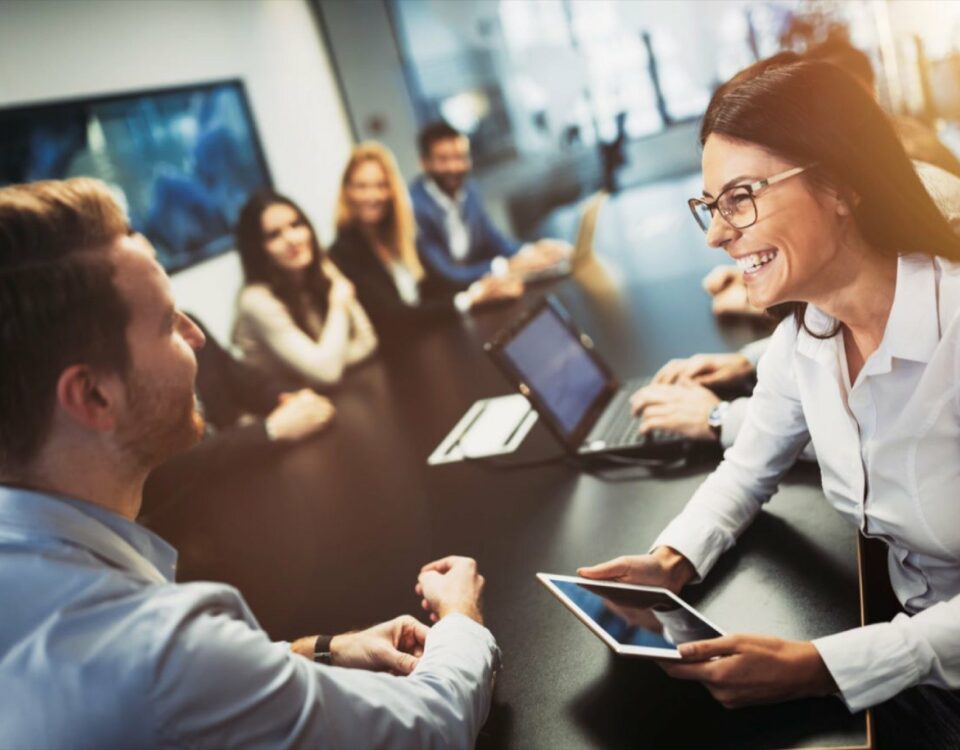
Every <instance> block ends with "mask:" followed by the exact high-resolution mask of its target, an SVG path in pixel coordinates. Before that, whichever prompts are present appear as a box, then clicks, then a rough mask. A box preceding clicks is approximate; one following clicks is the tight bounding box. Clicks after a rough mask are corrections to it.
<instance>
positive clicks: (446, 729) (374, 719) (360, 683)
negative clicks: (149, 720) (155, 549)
mask: <svg viewBox="0 0 960 750" xmlns="http://www.w3.org/2000/svg"><path fill="white" fill-rule="evenodd" d="M206 586H208V587H210V588H209V589H208V591H207V592H205V593H203V594H202V595H200V596H197V597H194V599H193V601H184V602H180V603H179V604H174V603H172V602H171V605H172V606H173V607H174V609H175V615H174V616H173V617H172V618H171V620H170V625H169V627H167V628H166V629H165V630H166V637H165V638H164V639H163V642H162V643H160V644H158V646H157V650H156V653H155V655H154V656H155V670H154V680H153V682H152V685H151V692H152V695H151V696H150V697H151V704H152V705H153V707H154V712H155V715H154V717H153V718H154V721H155V722H156V723H157V734H158V735H159V736H160V737H161V739H162V741H163V742H165V743H168V744H169V745H170V746H176V747H191V748H225V747H232V746H237V745H243V746H245V747H270V748H297V747H309V748H328V747H329V748H361V747H362V748H407V747H409V748H469V747H472V746H473V743H474V741H475V740H476V736H477V733H478V732H479V730H480V727H481V726H482V725H483V722H484V721H485V720H486V716H487V713H488V711H489V708H490V699H491V692H492V683H493V676H494V670H495V666H496V659H497V654H498V651H497V647H496V644H495V642H494V640H493V636H492V635H491V634H490V633H489V631H487V630H486V629H485V628H483V627H482V626H480V625H478V624H477V623H475V622H473V621H472V620H469V619H468V618H466V617H462V616H457V615H451V616H448V617H446V618H444V620H442V621H441V622H440V623H438V624H437V625H435V626H434V627H433V629H432V630H431V632H430V635H429V636H428V639H427V644H426V649H425V652H424V655H423V657H422V658H421V660H420V664H419V665H418V667H417V669H416V670H415V671H414V673H413V674H411V675H410V676H408V677H396V676H393V675H389V674H385V673H374V672H366V671H362V670H354V669H344V668H339V667H329V666H323V665H318V664H314V663H313V662H311V661H309V660H307V659H304V658H303V657H302V656H297V655H295V654H293V653H292V652H291V651H290V650H289V648H288V647H287V646H286V645H285V644H280V643H274V642H272V641H270V639H269V638H268V637H267V635H266V633H264V632H263V630H261V629H259V628H258V627H257V626H256V624H255V623H253V622H251V621H250V620H252V616H249V613H248V611H247V610H246V606H245V605H244V604H243V601H242V599H241V598H240V597H239V595H238V594H236V593H235V592H233V591H232V590H231V589H229V588H228V587H215V588H214V587H213V586H212V585H210V584H207V585H206ZM178 588H180V589H184V588H190V587H189V586H188V587H178ZM216 589H219V590H220V591H219V592H218V591H217V590H216ZM231 593H232V594H233V600H231ZM248 618H249V619H248Z"/></svg>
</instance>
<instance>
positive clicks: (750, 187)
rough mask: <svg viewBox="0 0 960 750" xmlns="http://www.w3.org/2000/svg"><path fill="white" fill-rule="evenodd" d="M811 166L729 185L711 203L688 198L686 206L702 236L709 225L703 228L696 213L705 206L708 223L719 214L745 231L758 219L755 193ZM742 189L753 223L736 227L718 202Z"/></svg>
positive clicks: (793, 168) (728, 222)
mask: <svg viewBox="0 0 960 750" xmlns="http://www.w3.org/2000/svg"><path fill="white" fill-rule="evenodd" d="M813 166H815V165H814V164H807V165H806V166H805V167H792V168H790V169H787V170H784V171H783V172H778V173H777V174H775V175H773V176H771V177H767V178H765V179H763V180H757V181H756V182H750V183H748V184H739V185H730V186H729V187H726V188H724V189H723V190H721V191H720V195H718V196H717V197H716V198H715V199H714V200H712V201H705V200H703V199H702V198H690V200H688V201H687V206H688V207H689V208H690V213H692V214H693V218H694V220H696V222H697V226H698V227H700V228H701V229H702V230H703V231H704V234H706V233H707V232H709V231H710V224H707V225H706V226H704V224H703V221H702V220H701V217H700V215H699V214H698V213H697V206H706V208H707V211H709V212H710V223H712V222H713V217H714V214H715V213H719V214H720V216H721V217H722V218H723V220H724V221H725V222H727V224H729V225H730V226H731V227H733V228H734V229H738V230H739V229H746V228H747V227H752V226H753V225H754V224H756V223H757V221H758V220H759V219H760V210H759V209H758V208H757V192H759V191H760V190H763V189H764V188H767V187H770V186H771V185H776V184H777V183H778V182H783V181H784V180H789V179H790V178H791V177H796V176H797V175H798V174H802V173H803V172H806V171H807V170H808V169H810V168H811V167H813ZM744 189H746V191H747V195H749V196H750V202H751V203H752V204H753V221H751V222H750V223H748V224H744V225H743V226H737V225H736V224H734V223H733V221H732V220H731V219H730V217H729V216H727V215H726V214H725V213H724V212H723V211H722V210H721V209H720V201H721V200H723V196H724V195H726V194H727V193H729V192H730V191H731V190H744Z"/></svg>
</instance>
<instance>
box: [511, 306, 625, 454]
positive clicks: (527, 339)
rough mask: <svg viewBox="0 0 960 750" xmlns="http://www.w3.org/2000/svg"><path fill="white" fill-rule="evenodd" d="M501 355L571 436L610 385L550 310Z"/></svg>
mask: <svg viewBox="0 0 960 750" xmlns="http://www.w3.org/2000/svg"><path fill="white" fill-rule="evenodd" d="M501 351H502V353H503V356H504V357H505V358H506V360H507V361H508V362H509V363H510V364H511V366H512V367H513V368H514V370H515V371H516V372H517V373H518V374H519V375H520V377H521V378H522V379H523V382H525V383H526V384H527V386H528V387H529V388H530V390H531V391H533V393H534V394H535V395H536V396H537V398H538V399H539V400H540V401H541V403H542V404H543V405H544V406H545V407H546V409H548V410H549V412H550V415H551V416H552V417H553V418H554V421H555V422H556V423H557V424H558V426H559V427H560V428H561V430H562V431H563V433H564V434H566V435H570V434H571V433H572V432H573V431H574V430H575V429H576V427H577V426H578V425H579V424H580V422H581V420H582V419H583V417H584V415H585V414H586V413H587V412H588V411H589V410H590V407H591V406H592V405H593V403H594V402H595V401H596V399H597V398H599V397H600V395H601V394H602V393H603V391H604V389H605V387H606V385H607V376H606V374H605V373H604V372H603V370H602V369H600V366H599V365H598V364H597V363H596V362H595V361H594V359H593V357H592V356H590V353H589V352H588V351H587V350H586V349H585V348H584V346H583V344H582V343H581V342H580V339H579V338H578V337H577V335H576V334H575V333H574V332H573V331H571V330H570V329H569V328H568V327H567V326H566V325H564V323H563V321H562V320H560V318H559V317H558V315H557V313H556V311H555V310H554V309H553V308H552V307H551V306H550V305H546V306H545V307H544V308H543V310H541V311H540V312H539V313H538V314H537V315H535V316H534V317H533V318H531V319H530V320H529V321H527V323H526V325H525V326H524V327H523V329H522V330H520V331H519V332H518V333H517V334H515V335H514V337H513V338H512V339H511V340H510V342H509V343H508V344H506V346H504V347H503V348H502V349H501Z"/></svg>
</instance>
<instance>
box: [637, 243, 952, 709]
mask: <svg viewBox="0 0 960 750" xmlns="http://www.w3.org/2000/svg"><path fill="white" fill-rule="evenodd" d="M958 319H960V264H954V263H950V262H948V261H945V260H943V259H940V258H938V259H936V260H933V259H931V258H929V257H926V256H922V255H907V256H901V258H900V260H899V264H898V269H897V283H896V291H895V294H894V301H893V306H892V308H891V310H890V316H889V318H888V320H887V326H886V330H885V331H884V335H883V339H882V341H881V342H880V345H879V347H878V348H877V350H876V351H875V352H873V354H871V355H870V357H869V358H868V359H867V361H866V362H865V364H864V366H863V369H862V370H861V372H860V374H859V375H858V377H857V379H856V381H855V382H853V383H850V382H849V379H848V376H847V375H846V372H847V371H846V356H845V353H844V347H843V337H842V334H838V335H837V336H835V337H833V338H830V339H823V340H821V339H817V338H816V337H814V336H811V335H810V334H808V333H807V332H806V331H803V330H798V329H797V326H796V323H795V322H794V321H793V319H792V318H788V319H787V320H784V321H783V322H782V323H781V324H780V326H779V327H778V328H777V330H776V332H775V333H774V334H773V337H772V338H771V341H770V347H769V349H768V350H767V352H766V353H765V354H764V356H763V358H762V359H761V360H760V364H759V367H758V372H757V375H758V382H757V387H756V390H755V391H754V393H753V396H752V398H751V399H750V403H749V406H748V408H747V413H746V420H745V423H744V425H743V428H742V429H741V430H740V433H739V435H738V436H737V439H736V442H735V443H734V444H733V447H731V448H730V449H729V450H728V451H727V452H726V454H725V456H724V460H723V461H722V462H721V464H720V466H719V467H718V468H717V470H716V471H715V472H714V473H713V474H711V475H710V476H709V477H708V478H707V480H706V481H705V482H704V483H703V485H701V487H700V488H699V489H698V490H697V491H696V492H695V493H694V495H693V497H692V498H691V500H690V502H689V503H688V505H687V506H686V508H685V509H684V510H683V512H682V513H681V514H680V515H679V516H677V518H675V519H674V520H673V521H672V522H671V523H670V524H669V525H668V526H667V528H666V529H665V530H664V531H663V532H662V533H661V534H660V536H659V537H658V539H657V541H656V542H655V544H654V546H658V545H668V546H670V547H673V548H674V549H676V550H678V551H679V552H680V553H682V554H683V555H684V556H685V557H687V558H688V559H689V560H690V561H691V562H692V563H693V565H694V567H695V568H696V570H697V573H698V575H699V576H700V577H701V578H702V577H703V576H705V575H706V574H707V572H708V571H709V570H710V568H711V567H712V566H713V564H714V563H715V562H716V560H717V558H718V557H719V556H720V554H721V553H722V552H724V551H725V550H727V549H729V548H730V547H732V546H733V544H734V542H735V539H736V537H737V535H738V534H739V533H740V532H741V531H743V529H744V528H746V526H747V525H748V524H749V523H750V522H751V521H752V520H753V518H754V516H756V514H757V513H758V512H759V511H760V508H761V506H762V505H763V503H765V502H766V501H767V500H768V499H770V497H771V496H772V495H773V494H774V492H776V489H777V486H778V483H779V481H780V479H781V477H782V476H783V475H784V473H785V472H786V471H787V470H788V469H789V468H790V466H791V465H792V464H793V462H794V459H795V458H796V456H797V454H798V453H799V452H800V450H801V449H802V448H803V446H804V445H805V443H806V442H807V440H808V439H811V440H812V441H813V445H814V447H815V449H816V454H817V458H818V460H819V463H820V470H821V475H822V480H823V492H824V494H825V495H826V497H827V500H828V501H829V502H830V503H831V504H832V505H833V506H834V507H835V508H836V509H837V510H838V511H839V512H840V513H841V514H842V515H843V516H844V517H846V518H848V519H849V520H850V521H851V522H852V523H854V524H856V525H857V526H858V527H859V528H860V530H861V531H862V532H863V533H864V534H865V535H866V536H872V537H879V538H881V539H883V540H884V541H885V542H887V544H888V545H889V550H890V554H889V570H890V579H891V583H892V584H893V589H894V591H895V592H896V594H897V597H898V598H899V599H900V602H901V603H902V604H903V606H904V608H905V610H906V611H907V612H910V613H911V614H912V616H907V615H904V614H901V615H898V616H897V617H896V618H894V620H893V621H892V622H889V623H880V624H875V625H869V626H867V627H862V628H856V629H854V630H849V631H846V632H843V633H838V634H835V635H831V636H827V637H825V638H820V639H817V640H815V641H814V645H815V646H816V647H817V649H818V650H819V652H820V655H821V656H822V658H823V660H824V663H825V664H826V666H827V668H828V669H829V670H830V673H831V675H832V676H833V678H834V679H835V680H836V683H837V686H838V687H839V688H840V692H841V694H842V697H843V698H844V700H845V701H846V703H847V705H848V707H849V708H850V710H851V711H858V710H860V709H863V708H866V707H868V706H872V705H875V704H877V703H880V702H882V701H884V700H886V699H888V698H890V697H892V696H894V695H896V694H897V693H899V692H901V691H902V690H904V689H905V688H907V687H910V686H912V685H915V684H918V683H927V684H931V685H936V686H939V687H943V688H949V689H957V688H960V322H958ZM806 323H807V326H808V327H809V328H810V329H811V330H813V331H818V332H826V331H829V330H831V329H832V327H833V325H834V324H835V321H834V319H833V318H831V317H830V316H828V315H826V314H825V313H823V312H822V311H821V310H819V309H817V308H815V307H814V306H812V305H811V306H808V308H807V314H806Z"/></svg>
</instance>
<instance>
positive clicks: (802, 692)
mask: <svg viewBox="0 0 960 750" xmlns="http://www.w3.org/2000/svg"><path fill="white" fill-rule="evenodd" d="M679 648H680V655H681V656H682V657H683V661H681V662H676V661H670V662H666V661H661V662H659V663H660V666H661V667H663V669H664V671H666V673H667V674H669V675H670V676H671V677H676V678H678V679H681V680H697V681H699V682H702V683H703V684H704V686H705V687H706V688H707V690H709V691H710V693H711V694H712V695H713V697H714V698H716V699H717V700H718V701H719V702H720V703H722V704H723V705H724V706H725V707H726V708H738V707H740V706H748V705H752V704H755V703H779V702H781V701H787V700H793V699H794V698H805V697H809V696H816V695H830V694H831V693H835V692H836V691H837V685H836V683H835V682H834V680H833V677H832V676H831V675H830V672H829V670H828V669H827V667H826V665H825V664H824V663H823V659H821V658H820V653H819V652H818V651H817V649H816V647H815V646H814V645H813V644H812V643H810V642H809V641H785V640H783V639H781V638H771V637H768V636H761V635H728V636H724V637H722V638H713V639H711V640H708V641H697V642H695V643H684V644H682V645H681V646H680V647H679Z"/></svg>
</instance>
